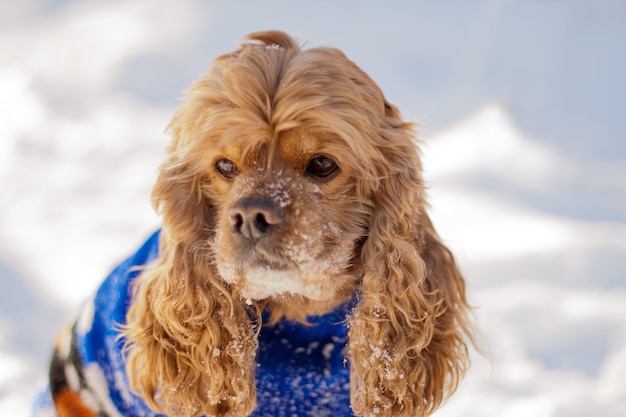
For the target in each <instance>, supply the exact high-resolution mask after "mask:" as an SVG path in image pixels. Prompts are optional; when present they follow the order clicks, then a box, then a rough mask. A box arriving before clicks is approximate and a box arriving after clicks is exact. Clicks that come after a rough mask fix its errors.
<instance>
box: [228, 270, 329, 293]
mask: <svg viewBox="0 0 626 417" xmlns="http://www.w3.org/2000/svg"><path fill="white" fill-rule="evenodd" d="M238 287H239V292H240V294H241V296H242V297H243V298H246V299H247V298H250V299H254V300H264V299H266V298H270V297H273V296H279V295H284V294H291V295H301V296H304V297H306V298H309V299H312V300H325V299H327V298H328V295H329V294H325V293H324V291H323V289H322V288H320V286H318V285H315V284H314V283H311V282H310V280H308V279H306V278H305V277H302V276H301V275H300V274H299V273H298V272H296V271H290V270H276V269H270V268H263V267H254V268H250V269H249V270H247V271H246V272H245V273H244V278H243V279H242V280H241V281H240V283H239V285H238Z"/></svg>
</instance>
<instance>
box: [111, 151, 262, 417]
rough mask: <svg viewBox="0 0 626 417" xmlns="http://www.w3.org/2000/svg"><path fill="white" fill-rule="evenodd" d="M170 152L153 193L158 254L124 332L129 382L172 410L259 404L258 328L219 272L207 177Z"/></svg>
mask: <svg viewBox="0 0 626 417" xmlns="http://www.w3.org/2000/svg"><path fill="white" fill-rule="evenodd" d="M189 171H190V170H189V167H187V166H185V165H184V164H181V163H179V162H178V161H176V160H174V158H170V159H169V160H168V161H167V162H166V163H165V164H164V166H163V167H162V170H161V175H160V177H159V179H158V181H157V183H156V185H155V187H154V190H153V201H154V204H155V206H156V207H158V209H159V211H160V212H161V214H162V216H163V230H162V233H161V242H160V251H161V253H160V256H159V259H158V260H157V261H156V262H155V263H154V264H152V265H150V266H148V267H147V269H146V270H145V271H143V272H142V274H141V275H140V276H139V278H138V281H137V283H136V286H135V294H134V299H133V302H132V305H131V307H130V309H129V312H128V315H127V323H126V325H125V329H124V332H123V336H124V337H125V350H126V352H127V373H128V377H129V381H130V384H131V388H132V389H133V390H134V391H135V392H137V393H138V395H140V396H142V397H143V398H144V399H145V401H146V403H147V404H148V405H149V406H150V407H151V408H152V409H154V410H155V411H157V412H162V413H165V414H168V415H176V416H179V415H186V416H187V415H189V416H198V415H202V414H207V415H248V414H249V413H250V412H251V411H252V410H253V409H254V407H255V398H256V390H255V385H254V372H255V365H254V363H255V362H254V360H255V354H256V348H257V337H256V330H255V329H254V328H253V324H252V322H251V320H250V318H249V317H248V314H247V312H246V311H245V309H244V307H243V306H242V303H241V302H239V301H238V300H236V299H235V297H233V295H232V294H231V291H230V289H229V288H228V287H227V286H226V284H224V283H223V282H222V281H221V280H219V279H217V277H216V273H215V271H214V265H213V262H212V261H211V255H210V249H209V247H208V244H207V242H208V239H209V237H210V234H211V233H214V232H213V226H212V225H211V224H210V222H211V221H212V219H213V212H212V211H213V208H212V205H211V202H210V201H208V199H207V197H206V195H205V193H204V192H203V190H202V184H200V182H201V181H202V180H201V179H200V178H198V176H197V175H195V174H190V173H189Z"/></svg>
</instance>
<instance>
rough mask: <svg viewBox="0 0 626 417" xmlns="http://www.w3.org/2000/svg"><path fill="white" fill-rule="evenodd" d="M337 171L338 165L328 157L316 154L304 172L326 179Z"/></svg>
mask: <svg viewBox="0 0 626 417" xmlns="http://www.w3.org/2000/svg"><path fill="white" fill-rule="evenodd" d="M338 171H339V166H338V165H337V164H336V163H335V161H333V160H332V159H330V158H327V157H325V156H323V155H317V156H314V157H313V158H311V160H310V161H309V163H308V165H307V166H306V173H307V174H308V175H309V176H311V177H314V178H320V179H326V178H329V177H331V176H332V175H333V174H335V173H337V172H338Z"/></svg>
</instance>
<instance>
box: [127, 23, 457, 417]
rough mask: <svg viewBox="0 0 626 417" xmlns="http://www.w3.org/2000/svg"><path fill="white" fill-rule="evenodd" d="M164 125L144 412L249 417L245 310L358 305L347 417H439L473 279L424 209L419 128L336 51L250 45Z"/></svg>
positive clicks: (148, 287) (144, 347)
mask: <svg viewBox="0 0 626 417" xmlns="http://www.w3.org/2000/svg"><path fill="white" fill-rule="evenodd" d="M170 131H171V133H172V135H173V141H172V143H171V145H170V147H169V156H168V159H167V160H166V162H165V163H164V165H163V167H162V170H161V174H160V176H159V179H158V181H157V184H156V186H155V188H154V191H153V201H154V204H155V206H156V207H157V209H158V210H159V211H160V212H161V214H162V216H163V232H162V252H163V253H162V256H161V257H160V259H159V261H158V262H157V263H156V264H155V265H153V266H152V267H151V268H149V269H148V270H147V271H146V272H145V273H144V274H143V275H142V278H141V280H140V285H139V286H138V290H137V293H136V298H135V300H134V303H133V306H132V308H131V311H130V313H129V316H128V321H129V323H128V327H127V330H126V333H125V334H126V337H127V345H128V346H129V351H130V356H129V377H130V379H131V382H132V383H133V385H134V386H135V388H136V389H137V390H138V391H139V392H140V393H141V394H142V395H143V396H144V397H145V398H146V400H147V402H148V403H149V404H150V405H151V406H152V407H154V408H155V409H158V410H170V411H173V412H177V413H181V414H182V413H183V412H184V413H189V414H194V413H195V414H201V413H208V414H212V415H231V414H229V413H232V414H236V413H239V414H241V415H246V414H247V413H249V412H250V411H251V410H252V409H253V407H254V398H255V392H254V352H255V349H256V346H257V345H256V342H255V337H254V336H255V334H256V332H258V330H259V329H258V323H255V322H253V321H251V320H250V317H251V315H252V316H253V317H256V318H257V320H258V319H259V317H260V313H261V311H262V310H269V311H270V313H271V314H272V320H277V319H279V318H280V317H283V316H286V317H287V318H290V319H297V320H301V321H304V320H306V317H307V315H311V314H320V313H324V312H327V311H329V310H331V309H332V308H334V307H336V306H338V305H339V304H341V303H344V302H346V301H348V300H349V299H350V298H352V297H355V294H357V298H358V305H357V307H356V308H355V311H354V312H353V313H352V316H351V317H350V328H351V330H350V360H351V369H352V406H353V409H354V410H355V412H356V413H357V414H359V415H360V414H370V413H372V412H373V410H383V411H384V412H385V413H386V415H394V416H396V415H398V416H399V415H407V416H408V415H412V416H413V415H425V414H427V413H430V412H432V411H434V409H436V408H437V406H438V405H439V403H440V401H441V400H442V399H443V398H444V397H445V395H446V393H447V392H451V391H453V390H454V388H455V387H456V384H457V382H458V378H459V377H460V375H461V374H462V373H463V371H464V369H465V363H466V359H467V349H466V346H465V343H464V342H463V340H462V336H463V335H464V334H468V324H467V320H466V310H467V304H466V301H465V295H464V285H463V279H462V277H461V275H460V274H459V272H458V270H457V268H456V266H455V264H454V260H453V257H452V255H451V254H450V252H449V251H448V250H447V249H446V248H445V247H444V246H443V245H442V244H441V242H440V240H439V238H438V237H437V234H436V233H435V231H434V229H433V227H432V225H431V223H430V220H429V219H428V216H427V214H426V212H425V202H424V196H423V183H422V180H421V163H420V160H419V154H418V150H417V148H416V143H415V140H414V135H413V129H412V125H411V124H409V123H406V122H404V121H403V120H402V119H401V117H400V114H399V112H398V111H397V109H396V108H395V107H394V106H392V105H391V104H389V103H388V102H387V101H386V100H385V98H384V96H383V94H382V92H381V91H380V89H379V88H378V87H377V85H376V84H375V83H374V82H373V81H372V80H371V79H370V78H369V77H368V76H367V75H366V74H365V73H364V72H363V71H362V70H360V69H359V68H358V67H357V66H356V65H355V64H354V63H352V62H351V61H350V60H348V59H347V58H346V57H345V55H344V54H343V53H341V52H340V51H338V50H336V49H329V48H317V49H309V50H305V51H303V50H301V49H300V48H299V47H298V46H297V45H296V44H295V42H294V41H293V40H292V39H291V38H290V37H288V36H287V35H285V34H283V33H281V32H263V33H255V34H252V35H250V36H249V42H247V43H246V44H244V45H243V46H242V47H241V48H240V49H238V50H237V51H235V52H233V53H231V54H228V55H224V56H221V57H219V58H218V59H217V60H216V61H215V63H214V66H213V68H212V69H211V71H210V72H209V73H208V74H207V75H206V76H204V77H203V78H202V79H200V80H199V81H198V82H196V83H195V84H194V85H193V86H192V87H191V89H190V90H189V91H188V93H187V96H186V98H185V100H184V102H183V104H182V105H181V106H180V108H179V110H178V111H177V113H176V115H175V117H174V119H173V121H172V123H171V125H170ZM251 311H252V312H253V313H251ZM147 329H149V332H150V333H149V334H148V333H147ZM372 341H374V342H373V343H372ZM381 350H382V351H384V352H387V354H384V355H381V354H380V352H381ZM207 357H211V358H213V360H211V361H207ZM207 362H210V363H208V364H207ZM148 363H150V364H151V366H150V369H151V370H150V372H146V370H145V368H144V365H146V364H148ZM181 369H183V370H184V371H182V372H181ZM207 373H208V374H210V375H211V377H210V378H207V376H206V374H207ZM203 375H204V376H203ZM191 381H193V382H191ZM185 384H186V385H185ZM183 386H187V387H188V389H180V388H181V387H183ZM172 388H176V389H172ZM207 393H208V394H207Z"/></svg>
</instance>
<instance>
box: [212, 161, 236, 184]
mask: <svg viewBox="0 0 626 417" xmlns="http://www.w3.org/2000/svg"><path fill="white" fill-rule="evenodd" d="M215 169H216V170H217V172H219V173H220V175H221V176H222V177H224V178H227V179H232V178H235V177H236V176H237V174H239V170H238V169H237V165H235V163H234V162H233V161H231V160H230V159H226V158H224V159H220V160H219V161H217V162H216V163H215Z"/></svg>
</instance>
